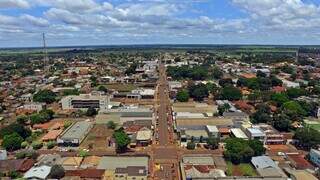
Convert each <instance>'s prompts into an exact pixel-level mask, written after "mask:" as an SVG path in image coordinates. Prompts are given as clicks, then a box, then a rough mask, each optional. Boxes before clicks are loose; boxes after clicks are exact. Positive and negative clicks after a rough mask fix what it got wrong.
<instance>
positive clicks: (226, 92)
mask: <svg viewBox="0 0 320 180" xmlns="http://www.w3.org/2000/svg"><path fill="white" fill-rule="evenodd" d="M219 98H220V99H224V100H225V99H226V100H230V101H234V100H239V99H241V98H242V93H241V91H240V90H239V89H238V88H236V87H233V86H226V87H224V88H222V90H221V92H220V95H219Z"/></svg>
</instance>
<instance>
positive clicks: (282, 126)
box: [272, 113, 291, 132]
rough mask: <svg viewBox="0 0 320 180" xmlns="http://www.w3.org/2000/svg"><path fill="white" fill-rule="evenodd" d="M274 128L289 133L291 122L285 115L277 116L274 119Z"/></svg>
mask: <svg viewBox="0 0 320 180" xmlns="http://www.w3.org/2000/svg"><path fill="white" fill-rule="evenodd" d="M272 124H273V127H274V128H275V129H277V130H278V131H286V132H287V131H289V128H290V124H291V120H290V117H289V116H288V115H286V114H285V113H281V114H276V115H275V116H274V118H273V122H272Z"/></svg>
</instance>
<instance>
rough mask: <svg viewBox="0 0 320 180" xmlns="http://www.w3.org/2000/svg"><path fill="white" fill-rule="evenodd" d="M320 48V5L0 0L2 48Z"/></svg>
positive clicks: (233, 0)
mask: <svg viewBox="0 0 320 180" xmlns="http://www.w3.org/2000/svg"><path fill="white" fill-rule="evenodd" d="M42 33H45V34H46V40H47V45H48V46H78V45H122V44H275V45H278V44H279V45H288V44H293V45H320V0H0V47H39V46H42Z"/></svg>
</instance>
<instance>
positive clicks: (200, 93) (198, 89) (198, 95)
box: [189, 83, 209, 101]
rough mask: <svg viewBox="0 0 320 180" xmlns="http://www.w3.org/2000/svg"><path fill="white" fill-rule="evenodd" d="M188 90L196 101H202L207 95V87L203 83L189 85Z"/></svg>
mask: <svg viewBox="0 0 320 180" xmlns="http://www.w3.org/2000/svg"><path fill="white" fill-rule="evenodd" d="M189 92H190V95H191V97H192V98H194V100H196V101H202V100H203V98H206V97H208V96H209V91H208V88H207V86H206V85H205V84H202V83H200V84H197V85H191V86H190V87H189Z"/></svg>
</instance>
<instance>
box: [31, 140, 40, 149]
mask: <svg viewBox="0 0 320 180" xmlns="http://www.w3.org/2000/svg"><path fill="white" fill-rule="evenodd" d="M31 146H32V148H33V149H34V150H37V149H40V148H42V146H43V143H42V142H39V141H35V142H33V143H32V144H31Z"/></svg>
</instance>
